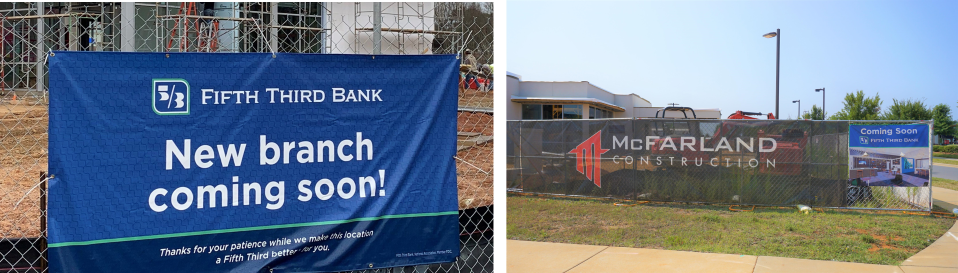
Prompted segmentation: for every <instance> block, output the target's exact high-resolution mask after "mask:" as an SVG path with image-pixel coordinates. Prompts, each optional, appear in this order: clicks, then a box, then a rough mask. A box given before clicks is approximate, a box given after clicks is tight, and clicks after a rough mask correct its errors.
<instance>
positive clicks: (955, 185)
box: [931, 177, 958, 196]
mask: <svg viewBox="0 0 958 273" xmlns="http://www.w3.org/2000/svg"><path fill="white" fill-rule="evenodd" d="M931 185H932V186H935V187H939V188H946V189H949V190H956V191H958V181H955V180H951V179H944V178H938V177H932V178H931ZM932 196H934V192H932Z"/></svg>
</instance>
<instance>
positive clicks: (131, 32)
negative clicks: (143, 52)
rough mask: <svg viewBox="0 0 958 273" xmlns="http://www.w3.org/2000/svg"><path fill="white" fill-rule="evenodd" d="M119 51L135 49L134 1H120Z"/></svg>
mask: <svg viewBox="0 0 958 273" xmlns="http://www.w3.org/2000/svg"><path fill="white" fill-rule="evenodd" d="M120 51H125V52H133V51H136V3H134V2H122V3H120Z"/></svg>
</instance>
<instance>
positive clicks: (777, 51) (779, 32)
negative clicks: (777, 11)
mask: <svg viewBox="0 0 958 273" xmlns="http://www.w3.org/2000/svg"><path fill="white" fill-rule="evenodd" d="M762 37H765V38H772V37H775V118H779V115H778V71H779V67H780V65H779V64H780V63H781V62H780V60H781V58H780V57H781V49H782V29H775V32H769V33H766V34H765V35H762Z"/></svg>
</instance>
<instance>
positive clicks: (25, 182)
mask: <svg viewBox="0 0 958 273" xmlns="http://www.w3.org/2000/svg"><path fill="white" fill-rule="evenodd" d="M47 121H48V115H47V109H46V105H29V104H27V103H22V104H20V103H10V102H4V103H3V104H0V126H2V128H3V132H2V136H0V151H2V156H0V172H2V173H0V237H3V238H12V237H37V236H39V235H40V216H41V213H40V187H39V182H40V172H44V171H46V170H47Z"/></svg>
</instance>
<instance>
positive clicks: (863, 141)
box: [858, 136, 868, 145]
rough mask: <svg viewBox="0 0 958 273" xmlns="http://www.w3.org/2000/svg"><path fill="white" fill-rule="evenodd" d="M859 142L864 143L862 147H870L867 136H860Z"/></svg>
mask: <svg viewBox="0 0 958 273" xmlns="http://www.w3.org/2000/svg"><path fill="white" fill-rule="evenodd" d="M858 140H859V141H860V142H861V143H862V145H868V137H867V136H859V137H858Z"/></svg>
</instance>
